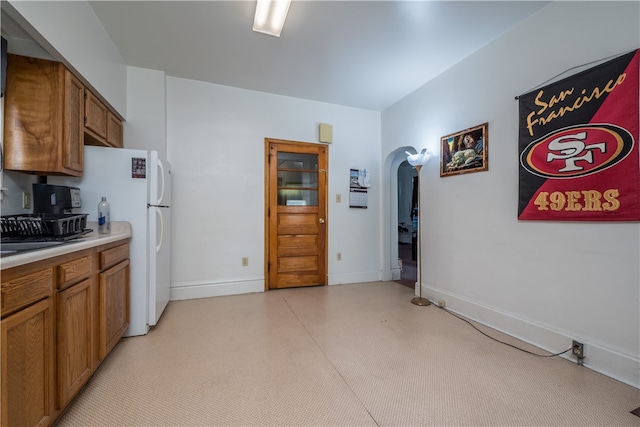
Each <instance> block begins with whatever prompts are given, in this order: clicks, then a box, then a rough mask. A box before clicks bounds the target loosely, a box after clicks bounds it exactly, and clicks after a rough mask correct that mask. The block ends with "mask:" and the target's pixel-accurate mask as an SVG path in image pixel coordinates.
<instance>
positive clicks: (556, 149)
mask: <svg viewBox="0 0 640 427" xmlns="http://www.w3.org/2000/svg"><path fill="white" fill-rule="evenodd" d="M586 139H587V132H578V133H575V134H572V135H566V134H565V135H562V136H559V137H557V138H555V139H552V140H551V141H550V142H549V145H548V146H547V147H548V149H549V151H552V152H551V153H547V162H548V163H551V162H552V161H554V160H563V161H564V167H563V168H560V169H558V172H575V171H582V170H584V167H583V166H580V165H578V164H576V163H577V162H582V161H584V162H587V163H589V164H590V165H592V164H593V150H599V151H600V152H601V153H606V152H607V144H606V143H604V142H597V143H594V144H589V145H587V144H585V142H584V141H585V140H586Z"/></svg>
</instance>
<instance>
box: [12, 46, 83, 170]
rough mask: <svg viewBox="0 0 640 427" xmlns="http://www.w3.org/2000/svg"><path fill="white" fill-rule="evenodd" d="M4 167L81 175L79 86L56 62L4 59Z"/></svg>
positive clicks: (22, 58) (81, 135)
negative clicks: (6, 60) (5, 67)
mask: <svg viewBox="0 0 640 427" xmlns="http://www.w3.org/2000/svg"><path fill="white" fill-rule="evenodd" d="M6 75H7V89H6V96H5V101H4V105H5V107H4V147H3V148H4V168H5V169H7V170H16V171H22V172H29V173H37V174H38V175H71V176H81V175H82V150H83V139H84V138H83V132H84V124H83V120H84V93H83V92H84V88H83V85H82V83H81V82H80V81H79V80H78V79H76V78H74V77H73V76H72V75H71V73H70V72H69V71H68V70H67V69H66V68H65V67H64V65H62V64H61V63H58V62H53V61H47V60H44V59H37V58H28V57H24V56H20V55H9V56H8V63H7V72H6Z"/></svg>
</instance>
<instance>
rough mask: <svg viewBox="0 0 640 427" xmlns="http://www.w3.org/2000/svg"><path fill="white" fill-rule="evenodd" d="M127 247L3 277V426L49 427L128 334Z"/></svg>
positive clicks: (13, 270) (42, 264)
mask: <svg viewBox="0 0 640 427" xmlns="http://www.w3.org/2000/svg"><path fill="white" fill-rule="evenodd" d="M128 258H129V244H128V242H125V243H123V242H122V241H120V242H115V243H110V244H106V245H102V246H99V247H96V248H92V249H85V250H82V251H78V252H75V253H72V254H67V255H63V256H60V257H56V258H51V259H49V260H44V261H38V262H36V263H33V264H27V265H23V266H19V267H14V268H10V269H6V270H2V286H1V288H0V291H1V295H2V312H1V314H2V319H1V320H0V324H1V326H2V328H1V329H2V342H1V344H0V345H1V347H0V349H1V351H2V358H1V366H0V368H1V372H0V375H1V377H0V378H1V383H2V385H1V390H0V392H1V395H0V402H1V406H2V407H1V411H0V424H1V425H2V426H3V427H4V426H49V425H51V424H53V423H54V422H55V420H56V418H57V417H58V416H59V415H60V414H61V413H62V411H63V410H64V409H65V408H66V407H67V406H68V405H69V403H70V402H71V401H72V400H73V398H74V397H75V396H76V395H77V394H78V392H79V391H80V390H81V389H82V387H83V386H84V385H85V384H86V383H87V381H88V380H89V378H90V377H91V375H92V374H93V373H94V372H95V370H96V369H97V368H98V366H99V364H100V362H101V361H102V360H104V358H105V357H106V356H107V355H108V354H109V352H110V351H111V350H112V349H113V347H115V345H116V344H117V343H118V341H119V340H120V338H121V337H122V336H123V334H124V332H125V331H126V329H127V328H128V326H129V259H128Z"/></svg>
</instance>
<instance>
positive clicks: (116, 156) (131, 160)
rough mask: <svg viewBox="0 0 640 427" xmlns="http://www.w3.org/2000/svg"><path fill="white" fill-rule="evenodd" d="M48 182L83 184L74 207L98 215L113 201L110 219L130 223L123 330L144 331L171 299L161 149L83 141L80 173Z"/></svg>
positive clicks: (165, 166) (166, 170)
mask: <svg viewBox="0 0 640 427" xmlns="http://www.w3.org/2000/svg"><path fill="white" fill-rule="evenodd" d="M47 182H48V183H49V184H56V185H70V186H75V187H79V188H80V197H81V199H82V207H81V208H78V209H75V211H76V212H79V213H80V212H81V213H86V214H88V218H87V219H88V221H97V220H98V203H99V202H100V200H101V198H102V197H103V196H104V197H106V198H107V202H109V205H110V210H111V221H128V222H129V223H131V234H132V236H131V241H130V252H129V258H130V262H131V264H130V271H131V281H130V284H131V290H130V295H131V303H130V304H131V305H130V325H129V329H128V330H127V331H126V332H125V336H134V335H145V334H146V333H147V332H148V331H149V327H151V326H153V325H155V324H156V323H157V322H158V320H159V319H160V316H161V315H162V312H163V311H164V309H165V307H166V306H167V304H168V302H169V296H170V295H169V294H170V279H171V267H170V266H171V259H170V248H171V170H170V165H169V163H168V162H166V161H163V160H161V159H159V158H158V152H157V151H144V150H129V149H123V148H105V147H94V146H88V145H87V146H85V148H84V173H83V175H82V177H81V178H71V177H53V176H51V177H48V180H47Z"/></svg>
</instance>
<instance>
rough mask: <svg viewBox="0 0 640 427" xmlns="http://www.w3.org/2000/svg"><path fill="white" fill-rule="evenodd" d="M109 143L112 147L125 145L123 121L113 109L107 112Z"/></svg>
mask: <svg viewBox="0 0 640 427" xmlns="http://www.w3.org/2000/svg"><path fill="white" fill-rule="evenodd" d="M107 144H109V145H110V146H112V147H116V148H122V147H124V141H123V136H122V121H121V120H120V119H119V118H118V117H117V116H116V115H115V114H113V113H112V112H111V111H109V113H108V114H107Z"/></svg>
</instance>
